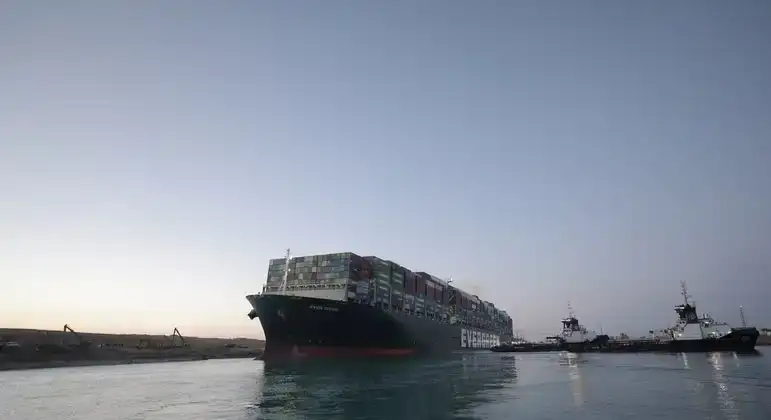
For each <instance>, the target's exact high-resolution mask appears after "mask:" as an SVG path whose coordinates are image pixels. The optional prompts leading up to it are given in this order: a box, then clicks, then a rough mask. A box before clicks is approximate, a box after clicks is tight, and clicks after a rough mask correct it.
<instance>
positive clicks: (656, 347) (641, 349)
mask: <svg viewBox="0 0 771 420" xmlns="http://www.w3.org/2000/svg"><path fill="white" fill-rule="evenodd" d="M759 337H760V332H759V331H758V330H757V329H756V328H738V329H734V330H733V331H731V332H730V333H729V334H727V335H725V336H723V337H721V338H718V339H703V340H672V341H643V340H631V341H603V340H600V341H596V342H594V343H582V344H576V343H571V344H567V343H561V344H548V345H515V346H506V345H503V346H498V347H496V348H493V349H492V350H493V351H495V352H502V353H525V352H547V351H569V352H574V353H645V352H659V353H707V352H723V351H726V352H736V353H754V352H755V346H756V344H757V342H758V338H759Z"/></svg>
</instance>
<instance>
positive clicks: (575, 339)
mask: <svg viewBox="0 0 771 420" xmlns="http://www.w3.org/2000/svg"><path fill="white" fill-rule="evenodd" d="M547 338H549V339H553V340H557V341H558V342H559V344H560V348H561V349H562V350H567V351H572V352H582V351H587V350H591V349H594V348H597V347H602V346H604V345H605V344H607V343H608V340H609V337H608V336H607V335H605V334H597V332H596V331H593V330H587V329H586V328H585V327H584V326H583V325H581V324H580V323H579V322H578V318H576V317H575V315H573V308H572V307H571V306H570V304H569V303H568V316H567V318H564V319H562V332H561V333H560V335H558V336H553V337H547Z"/></svg>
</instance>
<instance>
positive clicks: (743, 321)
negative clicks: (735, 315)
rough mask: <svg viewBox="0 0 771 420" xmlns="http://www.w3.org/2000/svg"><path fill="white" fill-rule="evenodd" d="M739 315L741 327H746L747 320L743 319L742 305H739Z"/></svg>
mask: <svg viewBox="0 0 771 420" xmlns="http://www.w3.org/2000/svg"><path fill="white" fill-rule="evenodd" d="M739 316H740V317H741V320H742V327H743V328H746V327H747V320H745V319H744V307H743V306H739Z"/></svg>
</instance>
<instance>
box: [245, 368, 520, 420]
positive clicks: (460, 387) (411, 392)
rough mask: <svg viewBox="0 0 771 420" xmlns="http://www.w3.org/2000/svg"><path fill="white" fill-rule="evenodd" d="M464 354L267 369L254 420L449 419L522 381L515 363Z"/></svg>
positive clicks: (251, 409) (264, 371) (253, 413)
mask: <svg viewBox="0 0 771 420" xmlns="http://www.w3.org/2000/svg"><path fill="white" fill-rule="evenodd" d="M486 356H487V355H475V354H464V355H457V357H453V358H449V359H445V360H441V361H430V362H427V361H425V360H401V361H394V360H387V361H358V360H350V361H345V362H341V361H307V360H306V361H302V362H298V363H282V364H268V365H265V367H264V368H263V369H262V371H261V375H260V376H261V382H262V383H261V387H260V388H261V389H260V391H259V392H258V395H257V396H256V398H257V399H256V401H255V404H254V405H252V406H251V407H250V411H251V414H252V415H253V418H256V417H259V418H266V417H267V418H286V417H291V418H306V417H310V416H315V415H319V414H322V413H323V414H325V415H327V416H333V417H334V416H340V417H343V416H344V417H345V418H360V419H365V418H394V419H407V418H420V419H424V418H446V417H452V416H453V413H458V412H462V411H467V410H469V409H470V408H472V407H474V406H476V405H479V404H484V403H485V402H488V401H489V396H490V395H491V394H492V393H491V391H495V390H499V389H501V388H503V386H504V385H506V384H512V383H514V382H515V381H516V378H517V370H516V367H515V359H514V358H490V357H486Z"/></svg>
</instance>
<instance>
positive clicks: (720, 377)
mask: <svg viewBox="0 0 771 420" xmlns="http://www.w3.org/2000/svg"><path fill="white" fill-rule="evenodd" d="M709 363H710V365H712V368H713V375H712V379H713V381H714V384H715V387H716V389H717V400H718V401H719V402H720V411H722V412H723V415H724V416H725V418H727V419H729V420H733V419H738V418H739V410H738V409H737V408H736V405H735V404H734V401H733V397H732V396H731V394H730V393H729V392H728V385H727V383H726V382H727V381H726V378H725V375H724V373H723V368H724V366H723V358H722V355H721V354H720V353H712V354H711V357H710V359H709Z"/></svg>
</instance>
